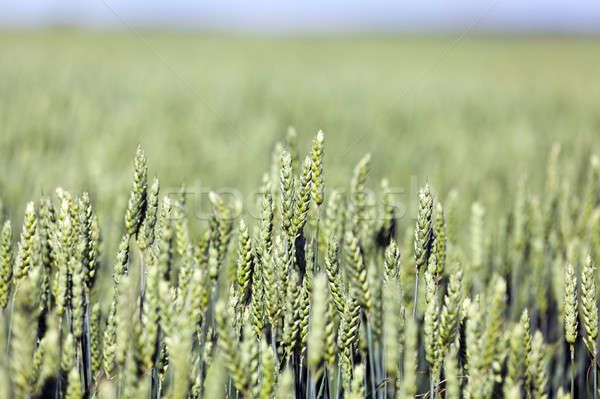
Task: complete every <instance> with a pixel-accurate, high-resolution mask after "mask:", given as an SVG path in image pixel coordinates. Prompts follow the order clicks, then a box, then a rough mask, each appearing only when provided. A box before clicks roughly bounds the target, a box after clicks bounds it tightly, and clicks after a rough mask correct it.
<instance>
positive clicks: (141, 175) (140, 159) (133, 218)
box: [125, 145, 148, 236]
mask: <svg viewBox="0 0 600 399" xmlns="http://www.w3.org/2000/svg"><path fill="white" fill-rule="evenodd" d="M147 175H148V167H147V166H146V155H145V154H144V150H143V149H142V146H141V145H138V148H137V151H136V154H135V160H134V172H133V182H132V184H131V191H130V192H129V201H128V203H127V210H126V212H125V229H126V230H127V233H128V234H129V235H130V236H134V235H136V234H137V232H138V230H139V228H140V225H141V223H142V221H143V220H144V210H145V208H146V191H147V188H148V187H147V186H148V183H147Z"/></svg>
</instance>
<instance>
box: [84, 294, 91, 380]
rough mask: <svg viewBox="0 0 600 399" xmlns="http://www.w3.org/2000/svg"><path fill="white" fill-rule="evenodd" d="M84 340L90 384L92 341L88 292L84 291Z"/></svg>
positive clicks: (87, 375) (87, 376)
mask: <svg viewBox="0 0 600 399" xmlns="http://www.w3.org/2000/svg"><path fill="white" fill-rule="evenodd" d="M85 342H86V358H85V362H86V366H87V374H86V378H87V382H88V386H89V384H92V374H93V373H92V343H91V322H90V294H89V292H86V293H85Z"/></svg>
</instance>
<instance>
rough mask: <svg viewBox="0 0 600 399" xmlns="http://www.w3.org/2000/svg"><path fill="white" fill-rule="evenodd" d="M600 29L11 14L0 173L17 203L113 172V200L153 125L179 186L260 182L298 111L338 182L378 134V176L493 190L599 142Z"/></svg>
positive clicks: (0, 39) (157, 147)
mask: <svg viewBox="0 0 600 399" xmlns="http://www.w3.org/2000/svg"><path fill="white" fill-rule="evenodd" d="M597 46H598V43H597V41H595V40H594V39H589V38H588V39H586V38H580V39H578V38H572V39H568V38H567V39H565V38H556V39H553V38H519V37H514V38H510V37H509V38H484V37H482V38H470V37H460V36H459V35H458V34H457V35H455V37H430V38H418V37H415V38H410V37H409V38H372V39H363V38H339V39H337V38H333V39H316V38H315V39H260V38H255V39H248V38H227V37H211V36H203V35H200V34H192V33H189V34H185V33H154V32H143V31H142V32H140V33H116V32H115V33H101V32H78V31H60V30H58V31H48V32H2V33H1V34H0V47H1V48H2V51H3V57H2V58H1V59H0V73H1V76H2V77H3V79H2V81H1V82H0V92H1V93H2V96H0V102H1V103H0V131H1V134H0V155H1V156H0V162H1V164H0V168H1V169H2V171H3V173H2V174H1V176H0V190H1V192H2V198H3V200H4V201H5V202H6V203H7V204H9V205H10V206H9V207H8V209H15V208H17V207H19V208H22V203H23V201H24V200H26V199H28V198H31V197H32V196H34V195H39V194H40V191H42V190H44V191H46V192H48V191H52V190H53V189H54V187H56V186H58V185H61V186H65V187H69V188H71V189H87V190H88V191H90V192H91V193H95V192H99V191H100V190H101V191H102V192H103V195H102V198H98V199H97V200H98V201H100V203H99V204H98V205H99V206H100V208H101V209H103V208H104V206H105V205H106V204H111V205H112V204H114V200H115V198H116V196H117V195H118V194H120V193H123V192H124V191H125V190H126V189H127V183H128V178H129V176H128V174H126V173H123V171H124V169H125V168H126V167H127V166H128V165H129V162H130V158H131V151H132V148H135V146H136V145H137V144H138V143H141V144H143V145H144V148H145V150H146V152H147V154H148V156H149V157H151V158H152V159H153V170H152V171H151V173H153V174H154V173H155V174H157V175H159V176H160V177H161V181H162V182H163V185H164V186H165V187H167V186H168V187H178V186H179V185H180V184H181V183H186V184H187V185H193V184H197V183H201V184H202V185H203V186H206V187H211V188H219V187H238V188H240V189H243V190H249V189H250V188H254V187H255V186H256V185H257V183H258V182H259V180H260V176H261V174H262V171H263V170H266V169H267V167H268V162H269V154H270V152H271V151H272V149H273V145H274V143H275V142H276V141H278V140H280V139H281V138H282V137H283V136H284V135H285V132H286V130H287V127H288V126H294V127H295V128H296V130H297V131H298V134H299V143H300V145H304V146H306V145H307V144H308V142H309V138H310V137H312V136H313V135H314V134H315V132H316V131H317V130H318V129H322V130H323V131H324V132H326V134H327V135H328V142H329V151H328V153H327V155H326V157H327V163H328V171H327V172H328V180H329V182H330V187H331V186H337V185H342V184H344V183H345V182H346V178H347V176H348V174H349V172H350V170H349V167H348V165H349V164H354V163H355V162H356V161H357V160H358V159H359V158H360V156H362V155H363V154H364V153H365V152H371V154H372V155H373V170H372V174H373V176H374V177H375V178H376V179H379V178H380V177H382V176H387V177H388V178H390V180H391V181H392V184H393V185H398V186H402V187H408V186H409V183H410V182H409V177H410V176H416V177H417V178H418V180H419V181H420V182H423V181H424V180H425V179H429V180H430V181H431V182H432V184H434V185H435V186H436V187H437V189H438V190H439V191H440V192H441V193H446V192H447V191H448V190H449V189H450V188H452V187H457V188H459V189H461V191H462V192H465V193H468V197H473V198H474V197H478V198H479V199H482V200H484V201H486V202H488V201H491V202H492V203H495V201H497V200H498V199H499V198H500V197H501V196H502V193H504V192H506V191H507V190H509V191H511V190H513V188H514V187H515V184H516V178H515V170H518V171H519V172H520V171H526V172H527V173H529V174H530V175H532V176H531V177H533V181H534V182H539V181H540V178H541V174H540V170H541V167H542V165H543V164H544V162H545V161H544V160H545V157H546V154H547V153H548V150H549V148H550V145H551V143H553V142H554V141H559V142H562V144H563V148H564V150H565V151H566V153H567V154H569V155H570V156H577V157H579V160H580V162H577V163H576V165H581V164H582V163H583V162H584V161H583V160H585V159H587V158H588V156H587V155H588V152H589V151H590V149H591V148H593V147H594V146H595V145H596V144H597V140H598V139H597V137H598V128H599V126H600V116H598V112H597V109H598V104H599V103H600V90H598V89H597V87H598V86H599V84H598V82H599V80H600V76H598V74H597V73H596V70H595V66H596V65H598V61H599V58H600V54H599V53H598V51H596V50H597ZM508 165H510V169H509V168H507V166H508ZM507 172H508V173H507ZM575 172H576V171H574V173H575ZM484 181H485V182H486V184H487V189H486V190H485V192H482V191H481V190H478V189H477V188H478V187H479V185H480V184H481V183H482V182H484ZM15 182H19V184H15ZM120 205H121V206H122V208H123V207H124V206H125V204H123V203H121V204H120ZM121 210H122V209H121ZM21 212H22V210H21ZM119 214H120V212H119Z"/></svg>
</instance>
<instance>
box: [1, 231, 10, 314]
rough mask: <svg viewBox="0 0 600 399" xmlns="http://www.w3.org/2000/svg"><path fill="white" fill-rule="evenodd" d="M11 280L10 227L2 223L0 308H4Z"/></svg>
mask: <svg viewBox="0 0 600 399" xmlns="http://www.w3.org/2000/svg"><path fill="white" fill-rule="evenodd" d="M11 279H12V226H11V224H10V220H7V221H6V222H4V225H3V226H2V232H1V233H0V307H1V308H3V309H4V308H6V305H7V303H8V296H9V294H10V288H11V287H10V285H11V284H10V283H11Z"/></svg>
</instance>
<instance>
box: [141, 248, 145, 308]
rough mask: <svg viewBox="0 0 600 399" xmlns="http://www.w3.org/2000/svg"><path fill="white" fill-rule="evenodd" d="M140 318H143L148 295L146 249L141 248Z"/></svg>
mask: <svg viewBox="0 0 600 399" xmlns="http://www.w3.org/2000/svg"><path fill="white" fill-rule="evenodd" d="M140 263H141V273H140V280H141V283H140V286H141V289H140V320H142V311H143V310H144V297H145V296H146V262H144V251H142V250H140Z"/></svg>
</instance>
